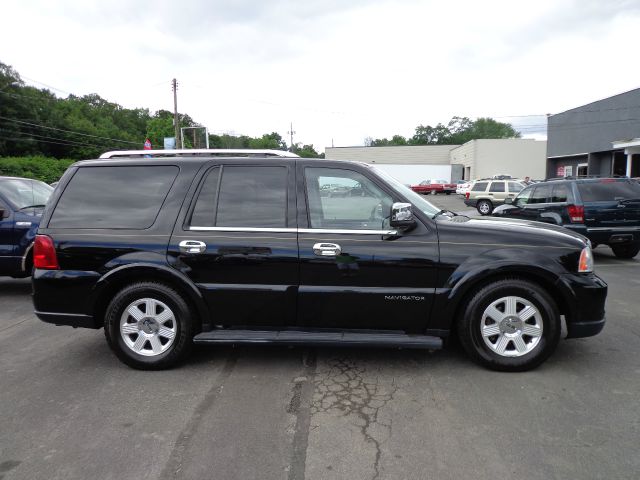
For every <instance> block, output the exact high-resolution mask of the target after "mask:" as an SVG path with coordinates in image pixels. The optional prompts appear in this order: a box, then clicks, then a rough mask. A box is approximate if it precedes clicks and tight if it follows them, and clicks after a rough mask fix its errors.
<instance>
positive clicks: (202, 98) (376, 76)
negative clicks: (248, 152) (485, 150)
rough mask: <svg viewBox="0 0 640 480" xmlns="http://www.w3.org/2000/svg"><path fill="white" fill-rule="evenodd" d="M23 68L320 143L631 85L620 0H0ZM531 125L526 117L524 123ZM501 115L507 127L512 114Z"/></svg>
mask: <svg viewBox="0 0 640 480" xmlns="http://www.w3.org/2000/svg"><path fill="white" fill-rule="evenodd" d="M3 13H4V16H5V18H6V19H7V21H6V22H5V23H4V24H3V29H2V30H1V31H0V41H1V42H2V45H3V47H4V48H3V53H2V55H3V57H2V58H0V61H2V62H4V63H8V64H10V65H12V66H14V67H15V68H16V69H17V70H18V71H19V72H20V73H21V74H22V75H23V76H25V77H29V78H32V79H36V80H38V81H41V82H44V83H47V84H49V85H53V86H55V87H57V88H60V89H61V90H63V91H67V92H73V93H75V94H78V95H83V94H87V93H92V92H96V93H98V94H99V95H101V96H103V97H104V98H107V99H109V100H110V101H114V102H117V103H119V104H121V105H123V106H127V107H148V108H150V109H151V110H156V109H160V108H163V109H168V110H171V109H172V108H173V96H172V93H171V89H170V83H169V82H170V80H171V79H172V78H174V77H175V78H177V79H178V82H179V85H180V87H179V91H178V106H179V109H180V110H181V111H183V112H186V113H188V114H189V115H191V116H192V117H193V118H194V119H195V120H197V121H199V122H201V123H203V124H205V125H207V126H208V127H209V129H210V130H211V131H218V132H219V131H235V132H238V133H245V134H250V135H260V134H262V133H265V132H271V131H273V130H276V131H278V132H279V133H280V134H281V135H283V136H286V132H287V130H288V129H289V124H290V122H293V123H294V130H296V131H297V132H298V134H297V137H296V139H295V140H297V141H301V142H303V143H313V144H315V145H316V146H317V147H319V148H323V147H324V146H326V145H330V144H331V141H332V139H333V141H334V144H335V145H351V144H361V143H362V142H363V139H364V138H365V137H367V136H371V137H374V138H375V137H391V136H392V135H394V134H401V135H405V136H411V135H412V134H413V131H414V128H415V126H417V125H418V124H432V125H433V124H436V123H438V122H443V123H446V122H447V121H448V120H449V119H450V118H451V117H452V116H454V115H458V116H469V117H479V116H493V117H498V118H497V119H498V120H500V121H507V120H505V119H504V118H499V117H503V116H505V115H516V116H518V115H542V117H522V118H524V121H525V122H527V123H518V122H520V119H521V117H514V119H513V121H514V123H515V124H517V125H522V127H521V128H522V129H523V130H522V131H523V133H525V132H526V133H531V132H533V133H536V134H537V133H540V131H538V130H536V129H537V128H539V124H541V123H543V122H542V120H544V114H545V113H554V112H558V111H562V110H566V109H568V108H572V107H575V106H578V105H580V104H582V103H588V102H590V101H594V100H597V99H599V98H603V97H606V96H608V95H613V94H615V93H619V92H621V91H626V90H629V89H632V88H634V87H637V86H638V81H637V79H638V78H640V65H638V64H637V62H633V61H632V59H634V58H635V57H636V45H637V39H636V38H635V37H636V36H637V33H636V32H637V25H638V22H640V2H638V1H630V0H611V1H607V2H601V1H595V0H585V1H577V0H536V1H535V2H533V1H523V2H513V1H512V0H485V1H483V2H477V1H472V0H466V1H465V0H450V1H448V2H441V1H435V0H433V1H431V0H424V1H421V0H403V1H395V2H392V1H390V0H378V1H376V0H354V1H349V2H345V1H343V0H326V1H321V0H308V1H303V2H301V1H296V0H274V1H270V2H264V1H257V0H238V1H232V0H224V1H220V0H219V1H214V2H205V1H204V0H197V1H194V0H191V1H189V0H185V1H182V2H180V3H179V4H175V2H169V1H167V0H155V1H147V0H144V1H133V2H132V1H130V0H112V1H110V2H82V1H80V0H76V1H73V0H59V1H58V2H55V5H54V3H53V2H49V1H44V0H40V1H37V0H33V1H30V2H10V3H9V4H8V5H7V6H5V9H4V12H3ZM534 124H535V126H531V125H534ZM517 125H516V126H517Z"/></svg>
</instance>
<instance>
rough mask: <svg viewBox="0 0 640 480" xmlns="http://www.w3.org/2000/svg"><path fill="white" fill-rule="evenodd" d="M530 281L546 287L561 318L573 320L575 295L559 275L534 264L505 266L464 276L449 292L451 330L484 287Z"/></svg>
mask: <svg viewBox="0 0 640 480" xmlns="http://www.w3.org/2000/svg"><path fill="white" fill-rule="evenodd" d="M516 278H517V279H520V280H526V281H529V282H531V283H534V284H536V285H538V286H540V287H542V288H543V289H544V290H545V291H546V292H547V293H548V294H549V296H550V297H551V298H552V299H553V301H554V302H555V304H556V307H557V309H558V313H559V314H560V315H564V316H565V319H566V320H567V321H569V319H570V318H571V317H572V308H571V303H570V298H571V293H570V292H567V291H565V290H566V287H565V285H564V283H563V282H560V281H559V280H560V277H559V274H558V273H556V272H553V271H551V270H548V269H545V268H542V267H540V266H538V265H533V264H502V265H495V266H493V267H489V268H487V267H486V266H484V267H479V268H475V269H473V270H471V271H469V272H467V273H465V274H464V275H462V276H461V277H459V279H458V280H457V281H455V284H454V285H453V286H452V287H451V289H450V290H449V293H448V295H447V297H446V299H445V300H444V301H445V305H446V306H447V308H445V309H444V311H445V313H444V316H445V318H449V319H450V330H451V333H453V332H454V331H455V329H456V324H457V321H458V318H459V316H460V315H462V314H463V313H464V310H465V308H466V306H467V305H468V303H469V300H470V299H471V297H472V296H473V295H474V294H475V293H476V292H477V291H478V290H480V289H482V288H483V287H485V286H487V285H489V284H491V283H494V282H497V281H500V280H505V279H516Z"/></svg>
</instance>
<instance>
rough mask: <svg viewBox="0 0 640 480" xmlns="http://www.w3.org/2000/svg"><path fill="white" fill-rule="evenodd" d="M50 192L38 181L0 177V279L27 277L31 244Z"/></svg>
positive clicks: (47, 187) (30, 259)
mask: <svg viewBox="0 0 640 480" xmlns="http://www.w3.org/2000/svg"><path fill="white" fill-rule="evenodd" d="M51 192H53V188H51V187H50V186H49V185H47V184H46V183H43V182H40V181H38V180H31V179H28V178H14V177H0V275H2V276H6V275H8V276H11V277H16V278H20V277H28V276H29V275H31V270H32V267H33V260H32V258H33V252H32V246H33V240H34V238H35V236H36V231H37V230H38V225H39V224H40V218H41V217H42V212H43V210H44V206H45V204H46V203H47V200H48V199H49V196H50V195H51Z"/></svg>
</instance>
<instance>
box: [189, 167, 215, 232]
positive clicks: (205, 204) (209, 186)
mask: <svg viewBox="0 0 640 480" xmlns="http://www.w3.org/2000/svg"><path fill="white" fill-rule="evenodd" d="M219 180H220V168H219V167H215V168H213V169H211V170H210V171H209V173H207V176H206V178H205V179H204V182H203V184H202V187H201V188H200V192H199V193H198V200H197V201H196V204H195V206H194V208H193V213H192V214H191V221H190V222H189V223H190V224H191V225H192V226H194V227H213V226H214V225H215V219H216V218H215V213H216V202H217V201H218V181H219Z"/></svg>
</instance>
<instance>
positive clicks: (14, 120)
mask: <svg viewBox="0 0 640 480" xmlns="http://www.w3.org/2000/svg"><path fill="white" fill-rule="evenodd" d="M0 119H3V120H8V121H10V122H14V123H20V124H23V125H29V126H32V127H38V128H46V129H48V130H57V131H59V132H66V133H71V134H73V135H81V136H83V137H91V138H99V139H102V140H109V141H112V142H121V143H128V144H131V145H140V142H132V141H130V140H119V139H117V138H109V137H101V136H100V135H91V134H88V133H80V132H74V131H73V130H65V129H64V128H56V127H49V126H47V125H41V124H38V123H30V122H23V121H21V120H16V119H15V118H8V117H3V116H0Z"/></svg>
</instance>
